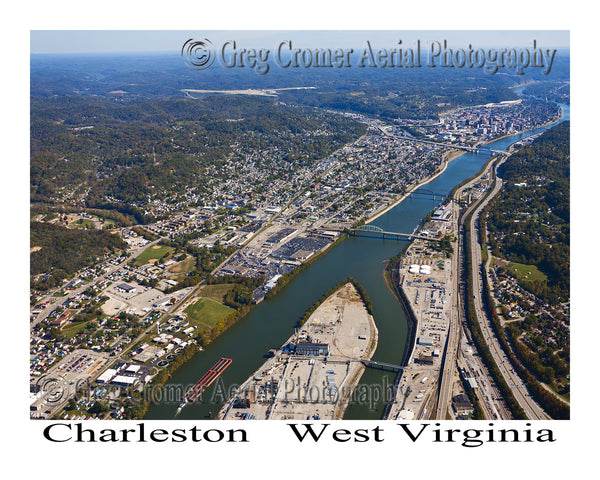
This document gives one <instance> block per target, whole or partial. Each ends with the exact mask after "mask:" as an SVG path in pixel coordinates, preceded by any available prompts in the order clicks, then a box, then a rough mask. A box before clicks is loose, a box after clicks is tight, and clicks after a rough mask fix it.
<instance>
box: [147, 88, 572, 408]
mask: <svg viewBox="0 0 600 480" xmlns="http://www.w3.org/2000/svg"><path fill="white" fill-rule="evenodd" d="M517 93H520V92H517ZM561 108H562V109H563V118H562V120H568V119H569V118H570V111H569V107H568V106H567V105H561ZM562 120H561V121H562ZM547 128H549V127H545V128H543V129H547ZM543 129H538V130H534V131H532V132H528V133H527V134H524V135H523V134H520V135H514V136H511V137H507V138H504V139H501V140H498V141H496V142H494V143H491V144H490V145H489V147H490V148H492V149H494V150H505V149H506V148H508V146H509V145H511V144H512V143H514V142H516V141H518V140H520V139H522V138H524V137H526V136H529V135H532V134H535V133H538V132H539V131H541V130H543ZM488 159H489V155H485V154H473V153H465V154H463V155H461V156H460V157H458V158H456V159H455V160H453V161H451V162H450V164H449V165H448V167H447V168H446V170H445V171H444V172H443V173H442V174H441V175H440V176H438V177H437V178H435V179H434V180H432V181H431V182H430V183H428V184H426V185H424V186H422V187H421V188H423V189H426V190H430V191H433V192H438V193H444V194H447V193H449V192H450V190H452V188H453V187H454V186H455V185H457V184H458V183H460V182H462V181H463V180H464V179H466V178H468V177H471V176H472V175H474V174H475V173H476V172H478V171H479V170H480V169H481V167H482V166H483V164H484V163H485V162H486V161H487V160H488ZM434 206H435V204H434V203H433V201H432V199H431V198H428V197H424V196H423V197H421V196H416V197H412V198H410V197H409V198H407V199H405V200H404V201H403V202H402V203H400V204H398V205H397V206H396V207H394V208H393V209H391V210H390V211H389V212H387V213H386V214H384V215H382V216H381V217H379V218H377V219H376V220H375V221H373V224H374V225H377V226H379V227H382V228H383V229H384V230H387V231H395V232H412V231H413V230H414V228H415V227H416V226H417V225H418V224H419V222H420V221H421V219H422V218H423V217H424V216H425V215H426V214H427V213H428V212H430V211H431V210H432V209H433V207H434ZM405 246H406V242H405V241H396V240H390V239H385V240H383V239H375V238H365V237H351V238H349V239H347V240H345V241H343V242H342V243H341V244H339V245H338V246H337V247H336V248H334V249H333V250H331V251H330V252H329V253H327V255H325V256H324V257H322V258H320V259H319V260H317V261H316V262H315V263H313V264H312V265H311V266H310V268H308V269H307V270H305V271H304V272H302V273H300V274H299V275H298V276H297V277H296V278H294V280H293V281H292V282H290V283H289V284H288V285H287V287H286V288H285V289H284V290H283V291H282V292H280V294H279V295H277V296H276V298H273V299H270V300H266V301H264V302H262V303H261V304H260V305H258V306H257V307H256V308H255V309H254V310H252V312H250V314H249V315H247V316H246V318H244V319H243V320H241V321H240V322H239V323H237V324H236V325H234V326H233V327H232V328H230V329H229V330H228V331H227V332H225V334H224V335H222V336H221V337H220V338H218V339H217V340H215V341H214V342H213V343H212V344H211V345H209V346H208V347H207V348H206V349H205V350H204V351H202V352H199V353H198V354H197V355H196V356H195V357H194V358H193V359H192V360H191V361H190V362H188V363H187V364H186V365H185V366H183V367H181V368H180V369H179V370H177V371H176V373H175V375H174V376H173V377H172V378H171V380H170V382H169V383H168V384H167V387H169V386H174V385H183V386H186V385H188V386H189V385H192V384H193V383H195V382H196V380H198V378H199V377H200V376H202V375H203V374H204V372H206V370H208V369H209V368H210V367H211V366H212V365H213V364H214V363H215V361H216V360H218V359H219V358H220V357H229V358H231V359H233V363H232V364H231V366H230V367H229V368H228V369H227V370H226V371H225V372H224V373H223V375H221V377H220V378H219V381H218V382H215V384H213V385H212V386H211V387H210V388H209V389H208V390H207V391H206V392H205V393H204V398H203V403H196V404H192V405H188V406H186V408H185V409H183V411H182V412H181V414H180V415H179V417H177V418H181V419H203V418H209V415H210V414H212V415H213V416H214V415H216V413H217V412H218V410H219V409H220V407H221V406H222V405H223V403H224V402H225V398H224V397H223V395H224V389H229V388H231V386H232V385H240V384H241V383H243V382H244V381H245V380H246V378H247V377H248V376H249V375H250V374H251V373H252V372H254V371H255V370H256V369H257V368H258V367H259V366H260V365H261V364H262V363H263V362H264V361H265V356H266V354H267V352H268V350H269V349H271V348H279V347H280V346H281V344H282V342H284V341H285V340H286V339H287V338H289V336H290V334H291V333H292V332H293V331H294V327H295V326H296V325H297V323H298V320H299V319H300V317H301V316H302V314H303V313H304V312H305V311H306V310H307V309H308V308H309V307H310V306H311V305H312V304H313V303H314V302H315V301H316V300H317V299H318V298H319V297H320V296H321V295H322V294H323V293H324V292H326V291H327V290H328V289H329V288H331V287H332V286H334V285H336V284H337V283H338V282H339V281H340V280H342V279H344V278H346V277H348V276H351V277H354V278H355V279H357V280H358V281H359V282H360V283H361V284H362V285H363V286H364V287H365V289H366V290H367V293H368V295H369V297H370V299H371V302H372V304H373V309H374V317H375V322H376V324H377V328H378V329H379V344H378V347H377V350H376V352H375V355H374V356H373V359H374V360H377V361H382V362H388V363H393V364H399V363H400V361H401V359H402V355H403V353H404V348H405V341H406V332H407V327H406V318H405V315H404V313H403V311H402V308H401V306H400V304H399V303H398V301H397V300H396V297H395V296H394V295H393V293H392V292H391V291H390V290H389V289H388V287H387V285H386V284H385V279H384V276H383V270H384V268H385V265H386V264H387V261H388V260H389V258H391V257H392V256H394V255H396V254H398V253H399V252H400V251H401V250H402V249H403V248H404V247H405ZM392 380H393V374H392V373H386V372H381V371H378V370H370V369H367V370H366V371H365V374H364V375H363V377H362V379H361V381H360V384H359V387H358V389H357V395H356V396H357V399H358V400H359V402H356V403H354V404H352V405H351V406H350V407H349V409H348V410H347V412H346V415H345V418H349V419H378V418H380V417H381V413H382V410H383V402H378V403H377V405H373V403H374V400H377V397H378V396H379V395H380V394H381V393H382V390H383V388H384V386H385V385H386V382H387V384H388V385H389V384H391V382H392ZM182 388H183V387H182ZM368 391H370V392H371V393H370V394H369V395H370V399H371V401H369V396H368V395H366V393H365V394H364V396H363V393H364V392H368ZM359 394H360V395H359ZM361 397H363V398H361ZM178 402H179V399H173V400H172V401H168V402H163V403H160V404H155V405H152V406H151V407H150V409H149V411H148V413H147V415H146V419H171V418H174V417H175V413H176V411H177V404H178Z"/></svg>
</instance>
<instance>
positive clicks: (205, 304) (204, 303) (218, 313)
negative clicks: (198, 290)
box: [185, 298, 235, 330]
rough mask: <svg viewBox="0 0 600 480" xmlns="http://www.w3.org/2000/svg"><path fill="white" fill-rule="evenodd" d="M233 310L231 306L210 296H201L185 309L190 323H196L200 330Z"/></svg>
mask: <svg viewBox="0 0 600 480" xmlns="http://www.w3.org/2000/svg"><path fill="white" fill-rule="evenodd" d="M234 311H235V310H234V309H233V308H229V307H228V306H226V305H223V304H222V303H219V302H217V301H216V300H213V299H212V298H201V299H200V300H198V301H197V302H196V303H194V304H193V305H190V306H189V307H187V308H186V309H185V313H187V314H188V321H189V322H190V325H197V326H198V328H199V329H202V330H207V329H209V328H211V327H212V326H213V325H214V324H215V323H217V322H218V321H219V320H221V319H222V318H223V317H225V316H226V315H228V314H229V313H231V312H234Z"/></svg>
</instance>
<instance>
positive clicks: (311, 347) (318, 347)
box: [290, 342, 329, 356]
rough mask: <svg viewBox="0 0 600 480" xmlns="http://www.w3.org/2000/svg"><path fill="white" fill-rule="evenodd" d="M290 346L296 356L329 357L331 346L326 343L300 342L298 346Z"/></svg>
mask: <svg viewBox="0 0 600 480" xmlns="http://www.w3.org/2000/svg"><path fill="white" fill-rule="evenodd" d="M290 346H291V349H292V351H293V352H294V353H295V354H296V355H305V356H313V355H314V356H317V355H329V345H327V344H326V343H312V342H299V343H298V344H296V345H294V344H291V345H290Z"/></svg>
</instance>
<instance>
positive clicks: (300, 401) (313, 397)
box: [217, 282, 378, 420]
mask: <svg viewBox="0 0 600 480" xmlns="http://www.w3.org/2000/svg"><path fill="white" fill-rule="evenodd" d="M377 337H378V333H377V328H376V326H375V322H374V321H373V317H372V315H370V314H369V312H368V309H367V307H366V305H365V303H364V302H363V299H361V296H360V295H359V293H358V291H357V290H356V288H355V287H354V285H353V284H352V283H350V282H349V283H346V284H344V285H343V286H342V287H340V288H339V289H337V290H336V291H335V292H334V293H333V294H332V295H330V296H329V297H328V298H327V299H326V300H325V301H324V302H323V303H322V304H321V305H319V307H318V308H317V309H316V310H315V311H314V312H313V313H312V315H310V317H309V318H308V319H307V321H306V322H305V323H304V324H303V325H302V327H300V328H299V329H296V331H295V332H294V334H293V335H292V336H291V337H290V338H289V339H288V340H287V341H286V342H285V343H284V344H283V345H282V347H281V348H280V349H279V350H277V351H276V352H274V355H273V356H272V357H271V358H270V359H269V360H267V361H266V362H265V363H264V364H263V365H262V366H261V367H260V368H259V369H258V370H257V371H256V372H254V374H253V375H251V376H250V378H248V379H247V380H246V381H245V382H244V383H243V384H242V386H241V387H240V388H239V389H238V391H237V394H236V395H234V396H233V398H232V399H231V400H230V401H229V402H227V403H226V404H225V405H224V406H223V408H222V409H221V411H220V412H219V415H218V417H217V418H219V419H227V420H235V419H239V420H245V419H259V420H269V419H278V420H289V419H308V418H314V419H323V420H324V419H329V420H334V419H340V418H342V416H343V414H344V411H345V410H346V407H347V405H348V401H349V400H350V398H351V397H352V394H353V391H354V389H355V387H356V385H357V383H358V381H359V379H360V377H361V375H362V373H363V371H364V368H365V367H364V364H363V362H364V361H366V360H370V359H371V357H372V356H373V353H374V352H375V349H376V347H377Z"/></svg>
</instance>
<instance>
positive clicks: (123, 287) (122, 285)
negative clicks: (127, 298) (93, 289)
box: [115, 283, 135, 293]
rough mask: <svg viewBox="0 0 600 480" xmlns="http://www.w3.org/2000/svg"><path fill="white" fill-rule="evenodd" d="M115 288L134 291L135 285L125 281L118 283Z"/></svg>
mask: <svg viewBox="0 0 600 480" xmlns="http://www.w3.org/2000/svg"><path fill="white" fill-rule="evenodd" d="M115 288H116V289H117V290H119V291H121V292H123V293H135V287H132V286H131V285H127V284H126V283H120V284H119V285H117V286H116V287H115Z"/></svg>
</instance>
